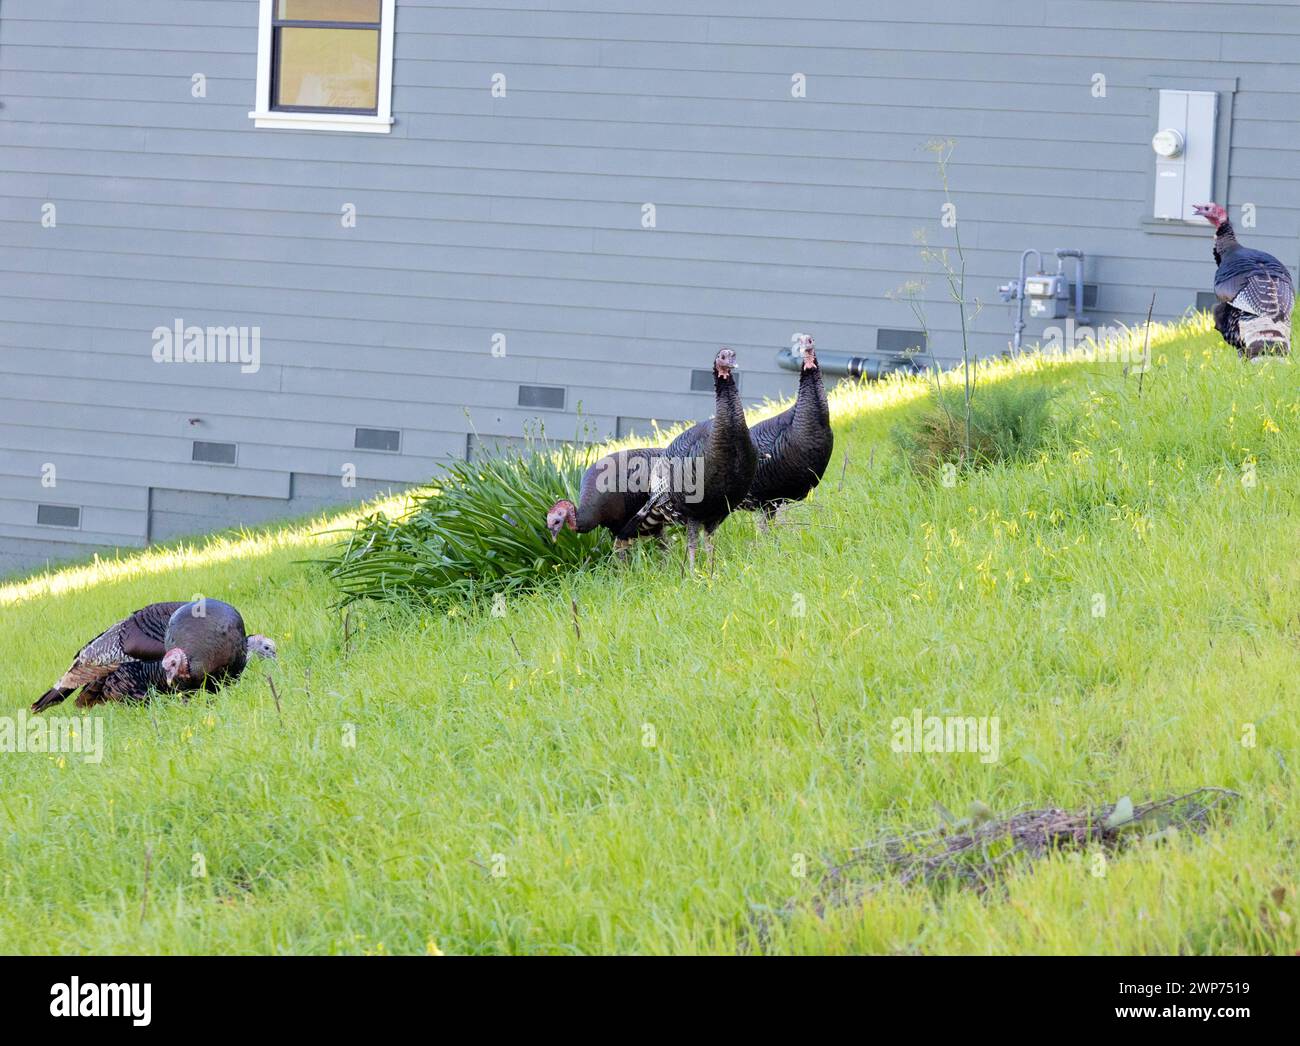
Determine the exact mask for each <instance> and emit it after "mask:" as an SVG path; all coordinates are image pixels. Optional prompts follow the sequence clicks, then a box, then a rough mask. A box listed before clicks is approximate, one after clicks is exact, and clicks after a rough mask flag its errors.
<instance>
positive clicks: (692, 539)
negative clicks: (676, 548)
mask: <svg viewBox="0 0 1300 1046" xmlns="http://www.w3.org/2000/svg"><path fill="white" fill-rule="evenodd" d="M699 540H700V525H699V524H698V523H696V522H695V520H693V519H692V520H688V521H687V523H686V562H687V563H689V564H690V566H691V573H692V574H694V573H695V548H696V546H697V545H698V544H699Z"/></svg>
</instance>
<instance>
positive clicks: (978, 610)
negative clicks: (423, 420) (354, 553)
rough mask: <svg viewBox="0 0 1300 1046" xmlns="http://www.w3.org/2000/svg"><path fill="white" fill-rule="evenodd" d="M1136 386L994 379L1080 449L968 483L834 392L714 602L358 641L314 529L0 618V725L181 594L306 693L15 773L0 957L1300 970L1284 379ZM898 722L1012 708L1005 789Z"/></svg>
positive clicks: (11, 609) (155, 721) (121, 578)
mask: <svg viewBox="0 0 1300 1046" xmlns="http://www.w3.org/2000/svg"><path fill="white" fill-rule="evenodd" d="M1154 355H1155V357H1156V359H1155V366H1154V368H1153V370H1152V372H1151V373H1148V374H1147V375H1146V376H1145V378H1144V379H1143V385H1142V390H1141V394H1140V395H1139V384H1138V379H1137V378H1136V377H1135V376H1132V375H1129V376H1127V377H1126V376H1125V374H1124V372H1123V368H1122V367H1120V366H1119V365H1116V364H1104V363H1079V362H1073V363H1060V362H1056V363H1049V362H1047V361H1041V360H1034V359H1032V358H1031V359H1028V360H1026V361H1022V362H1021V363H1019V364H1015V365H1011V364H1001V365H997V366H994V367H992V368H989V369H988V370H986V371H985V372H984V373H983V374H982V376H981V381H984V382H988V381H995V380H1007V381H1029V382H1042V383H1045V384H1048V385H1050V386H1051V387H1053V388H1055V389H1057V390H1058V396H1057V400H1056V402H1057V404H1058V407H1059V409H1061V410H1063V411H1064V412H1066V413H1068V414H1070V415H1072V416H1073V417H1074V418H1075V427H1074V432H1073V438H1072V443H1071V445H1070V446H1069V447H1066V448H1062V449H1060V450H1059V451H1057V452H1053V453H1051V454H1049V455H1046V456H1045V457H1043V458H1042V459H1041V460H1039V461H1037V462H1035V463H1032V464H1029V465H1024V466H1017V467H1001V468H995V469H992V470H989V471H987V472H984V473H980V474H977V475H975V476H973V477H964V478H962V479H961V480H960V481H959V482H958V483H957V484H956V486H954V487H951V488H948V487H944V486H942V485H941V484H938V483H932V482H926V481H921V480H918V479H916V478H914V477H913V476H912V475H911V474H910V473H909V472H908V471H907V470H905V469H904V468H903V467H902V464H901V462H900V461H899V459H898V457H897V451H896V449H895V447H894V444H893V442H892V441H891V439H890V438H889V433H890V430H891V428H892V427H893V426H894V425H895V424H896V423H897V422H898V420H899V418H900V417H901V416H903V414H904V413H905V412H907V411H909V410H914V409H916V407H917V405H916V401H917V399H918V398H919V397H920V396H921V395H923V392H924V388H923V386H922V385H920V384H915V383H911V384H909V383H903V384H894V385H889V386H883V387H877V388H871V387H866V388H862V389H855V390H849V391H842V392H837V394H836V395H835V397H834V410H835V417H836V425H837V453H836V458H835V462H834V464H833V465H832V472H831V474H830V475H828V479H827V482H826V483H825V484H824V485H823V487H822V488H821V489H820V490H819V491H818V493H817V495H816V497H815V498H814V499H813V501H812V502H811V503H810V504H808V505H806V506H803V507H801V508H799V509H798V510H796V511H795V512H793V513H792V514H791V515H792V517H793V521H794V524H795V525H791V526H789V527H788V528H787V529H786V530H785V531H784V532H783V533H782V534H781V535H780V536H779V539H777V540H771V539H763V538H760V537H759V536H758V535H757V534H756V532H755V528H754V525H753V523H752V521H751V520H750V519H749V518H748V517H743V518H733V519H732V520H730V521H728V523H727V524H726V525H725V526H724V527H723V529H722V531H721V533H720V541H719V559H718V568H717V572H716V574H715V575H714V576H713V577H712V578H706V577H704V576H700V577H698V578H694V579H687V578H684V577H683V575H682V571H681V569H680V566H679V558H680V553H681V548H680V545H678V546H676V548H675V550H674V555H673V557H672V558H671V559H664V558H663V557H661V556H660V555H658V554H656V553H654V552H652V551H650V550H646V551H645V552H643V553H641V554H638V556H637V557H635V558H634V561H633V562H632V563H631V564H630V565H629V566H627V567H621V568H620V567H619V566H617V565H615V564H613V563H610V564H608V565H602V566H599V567H596V568H593V569H590V570H587V571H584V572H582V573H579V574H576V575H572V576H568V577H563V578H560V579H558V580H557V581H556V583H555V584H554V586H553V588H551V589H550V590H548V591H546V592H544V593H542V594H539V595H535V596H532V597H528V598H524V599H520V600H518V601H516V602H513V603H511V604H510V605H509V607H508V610H507V614H506V616H505V617H504V618H499V617H493V616H492V615H491V614H489V613H473V612H467V611H465V610H455V611H452V612H437V613H433V612H425V613H423V614H416V613H412V612H403V611H401V610H398V609H395V608H390V607H375V606H371V605H362V606H360V607H358V608H357V609H355V610H354V611H353V622H352V623H353V626H354V629H355V634H354V635H353V636H352V638H351V641H350V643H349V644H348V645H347V646H346V647H345V644H344V640H343V628H342V624H341V617H340V614H339V613H338V612H337V611H333V610H331V608H330V604H331V601H332V598H333V593H332V592H331V591H330V589H329V588H328V586H327V584H326V583H325V581H324V580H323V579H322V578H321V577H320V576H319V575H318V573H317V572H315V571H313V570H312V569H310V568H308V567H306V566H304V565H303V564H302V562H301V561H302V560H305V559H310V558H311V557H312V556H314V555H317V554H319V549H320V545H319V540H320V539H319V538H316V537H313V536H312V533H313V530H319V529H323V528H322V526H321V525H320V524H318V525H317V526H316V527H315V528H313V527H304V526H299V527H296V528H286V529H284V530H279V531H270V532H267V533H265V534H262V535H252V536H249V537H246V538H244V539H233V540H226V541H216V542H213V543H212V544H210V545H208V546H203V547H199V548H196V549H192V550H186V551H181V552H178V551H177V550H175V549H170V550H168V549H164V550H158V551H151V552H148V553H145V554H143V555H140V556H137V557H132V558H131V559H129V560H124V561H122V562H121V563H118V564H103V565H99V566H91V567H88V568H81V569H75V570H70V571H67V572H64V573H59V574H54V575H50V576H47V577H44V578H38V579H34V580H33V581H31V582H29V583H25V584H24V583H16V584H11V585H9V586H7V587H0V634H3V636H4V650H5V655H6V657H5V661H6V666H5V672H4V682H3V688H2V690H0V697H2V701H0V715H9V716H14V715H17V714H18V711H19V709H21V708H23V707H25V706H26V705H27V704H28V703H30V701H31V700H32V699H33V698H35V697H36V696H37V695H39V694H40V693H41V692H42V691H43V690H44V689H45V688H46V687H47V686H48V685H49V684H50V682H51V681H52V680H53V679H55V678H56V677H57V675H58V673H59V672H60V671H61V670H62V669H63V668H64V667H65V666H66V663H67V661H68V659H69V657H70V656H71V654H72V653H73V652H74V651H75V650H76V648H77V646H78V645H79V644H80V643H81V642H82V641H83V640H85V639H88V638H89V637H90V636H91V635H93V634H94V633H95V632H96V631H97V630H99V629H100V628H102V627H103V626H104V625H106V624H108V623H110V622H112V621H114V620H116V619H117V618H118V617H120V616H122V615H123V614H124V613H126V612H128V611H130V610H132V609H134V608H136V607H138V606H140V605H142V604H144V603H147V602H150V601H152V600H156V599H177V598H188V597H189V596H191V595H192V594H194V593H199V592H202V593H205V594H208V595H211V596H218V597H220V598H224V599H228V600H230V601H231V602H233V603H235V604H236V605H238V606H239V607H240V608H241V609H242V610H243V611H244V612H245V617H246V618H247V620H248V623H249V625H250V626H251V627H252V628H254V629H257V630H261V631H265V632H267V633H269V634H271V635H273V636H275V637H276V638H277V639H278V640H279V642H280V650H281V661H280V663H279V665H278V666H277V667H276V668H275V669H274V674H275V677H276V679H277V685H278V688H279V692H280V694H281V697H282V704H283V708H282V711H277V708H276V705H275V703H274V701H273V699H272V697H271V694H270V691H269V689H268V686H267V684H266V681H265V679H264V678H263V673H262V672H261V671H250V672H249V673H247V674H246V676H245V678H244V679H243V680H242V681H241V682H240V683H239V684H238V685H237V686H235V687H232V688H230V689H228V690H226V691H225V692H224V693H222V694H220V695H219V696H217V697H215V698H213V699H211V700H206V699H205V700H199V701H196V702H194V703H190V704H183V703H181V702H179V701H177V700H174V699H164V700H161V701H155V702H154V703H153V704H152V705H150V706H149V707H147V708H140V707H111V708H108V709H106V710H105V711H104V713H103V715H104V719H105V724H106V725H105V733H106V745H107V753H106V755H105V758H104V760H103V762H102V763H101V764H99V765H90V764H86V763H84V762H83V761H81V759H80V758H78V757H55V756H49V755H46V754H0V854H2V858H3V859H2V860H0V951H4V952H45V951H54V952H81V951H95V952H99V951H112V952H224V951H239V952H370V953H411V952H415V953H424V952H426V951H434V952H436V951H442V952H445V953H484V952H511V953H523V952H548V953H549V952H611V951H617V952H651V953H665V952H675V953H686V952H725V953H731V952H736V951H741V950H759V949H765V950H768V951H771V952H799V953H810V952H831V953H836V952H859V951H866V952H886V953H896V952H926V953H935V952H944V953H947V952H975V953H984V952H1038V953H1055V952H1105V953H1118V952H1125V953H1127V952H1161V953H1165V952H1180V951H1181V952H1196V953H1234V952H1286V953H1290V952H1293V951H1295V950H1296V949H1297V948H1298V947H1300V928H1298V926H1297V923H1296V922H1295V921H1294V920H1293V919H1292V918H1291V916H1292V915H1293V914H1300V913H1297V911H1296V905H1297V903H1300V902H1297V899H1296V895H1295V884H1296V882H1297V857H1296V850H1297V845H1296V843H1297V840H1296V833H1297V826H1298V825H1300V801H1298V800H1297V796H1296V790H1295V779H1294V772H1295V767H1296V765H1297V762H1298V761H1300V727H1298V726H1297V716H1296V680H1297V679H1298V678H1300V650H1298V646H1300V558H1298V557H1297V555H1296V551H1297V544H1298V541H1297V536H1296V535H1297V529H1296V520H1297V517H1298V516H1300V511H1298V510H1300V369H1297V368H1296V367H1295V366H1292V365H1289V364H1284V363H1283V364H1279V363H1270V364H1268V365H1264V366H1259V365H1255V366H1248V365H1244V364H1242V363H1240V362H1239V361H1238V360H1237V359H1236V357H1235V356H1234V355H1233V354H1231V353H1230V352H1229V351H1228V350H1226V349H1225V347H1224V346H1223V345H1222V343H1221V342H1219V340H1218V337H1217V335H1214V334H1213V333H1212V332H1209V331H1207V330H1205V329H1204V328H1201V327H1196V328H1184V329H1182V330H1178V331H1166V332H1162V333H1161V334H1160V335H1159V336H1158V337H1157V339H1156V345H1155V352H1154ZM841 450H842V451H847V453H848V456H849V463H848V468H847V471H846V473H845V474H844V481H843V487H842V489H841V488H840V469H841V462H842V459H841V457H840V451H841ZM1252 481H1253V482H1252ZM1099 594H1100V595H1101V596H1102V597H1104V614H1103V615H1101V616H1098V615H1097V613H1096V611H1097V609H1098V608H1099V607H1100V604H1099V603H1098V601H1097V596H1098V595H1099ZM572 603H576V605H577V607H578V613H579V622H578V628H575V625H574V620H573V610H572ZM801 610H802V614H801ZM579 629H580V635H579ZM64 708H65V709H68V710H70V704H69V705H66V706H64ZM914 709H921V710H922V711H923V712H924V714H926V715H949V714H963V715H972V716H997V717H999V721H1000V724H1001V737H1000V742H1001V743H1000V748H1001V750H1000V757H999V759H998V760H997V761H996V762H993V763H985V762H982V761H981V760H980V758H979V757H978V756H977V755H972V754H960V753H949V754H938V753H934V754H906V753H903V754H899V753H896V752H894V751H893V750H892V749H891V745H890V740H891V737H892V731H891V722H892V720H893V719H894V718H895V717H897V716H911V714H912V712H913V710H914ZM1250 724H1253V731H1254V739H1255V744H1254V746H1253V747H1251V746H1249V745H1244V744H1243V743H1242V742H1243V737H1246V738H1247V739H1248V740H1249V733H1250V731H1251V729H1252V727H1251V726H1250ZM353 733H354V734H355V747H351V746H349V744H348V743H347V742H348V741H349V739H350V738H351V737H352V736H353ZM1199 785H1221V786H1225V787H1228V788H1232V789H1235V790H1236V791H1238V792H1240V793H1241V796H1242V798H1241V799H1240V800H1239V801H1238V802H1237V803H1236V804H1235V805H1234V807H1233V808H1232V811H1233V813H1232V817H1231V818H1230V819H1225V820H1220V821H1217V822H1215V824H1214V826H1213V827H1212V828H1211V830H1210V831H1209V832H1208V833H1207V834H1205V835H1197V834H1194V833H1190V832H1184V833H1181V834H1180V835H1178V836H1176V837H1175V838H1173V839H1171V840H1168V841H1166V842H1163V843H1160V844H1149V845H1148V844H1142V845H1139V846H1135V847H1133V848H1131V849H1128V850H1126V851H1123V852H1121V853H1119V854H1117V855H1113V856H1112V857H1111V858H1110V859H1109V861H1107V862H1106V863H1105V864H1104V865H1099V863H1098V862H1095V861H1093V860H1092V859H1091V858H1090V856H1087V855H1085V856H1084V857H1083V858H1080V857H1079V856H1078V855H1070V854H1061V855H1059V856H1055V857H1052V858H1049V859H1045V860H1042V861H1039V862H1036V863H1035V864H1034V865H1033V866H1032V867H1029V866H1026V867H1025V868H1023V869H1021V870H1018V871H1016V872H1014V873H1013V874H1012V875H1011V877H1010V878H1009V880H1008V881H1007V883H1006V887H1005V889H995V890H993V891H991V892H989V893H988V894H986V895H984V896H978V895H976V894H974V893H972V892H970V891H968V890H958V889H954V888H927V887H925V886H919V885H912V886H907V887H904V886H900V885H898V884H897V883H895V882H891V881H890V880H889V879H888V878H887V877H885V876H879V877H876V878H875V879H874V880H873V882H872V883H871V884H870V885H872V886H873V887H874V888H872V889H870V890H868V891H867V892H866V893H865V895H864V896H863V897H862V899H861V900H860V902H859V903H857V904H854V905H848V906H841V907H833V908H832V909H831V910H829V911H827V912H825V914H824V917H822V916H818V915H815V914H813V913H812V911H811V910H809V909H810V907H811V905H810V903H809V902H811V901H812V899H813V898H814V896H815V895H816V893H817V891H818V879H819V876H820V874H821V872H822V870H823V869H824V867H825V861H826V860H827V859H831V860H838V859H840V858H842V857H843V856H844V855H846V854H847V853H848V851H849V850H850V849H851V848H853V847H855V846H858V845H861V844H862V843H863V842H865V841H867V840H869V839H871V838H874V837H875V836H877V835H878V834H879V833H880V832H881V831H884V830H888V829H895V830H901V829H904V828H907V827H928V826H932V825H934V824H936V823H937V822H938V816H939V815H938V814H937V813H936V811H935V807H934V804H935V803H936V802H938V803H941V804H943V806H945V807H946V808H948V809H950V810H954V811H958V812H959V813H960V812H962V811H964V810H965V809H966V808H967V807H968V806H969V804H970V803H971V802H972V801H980V802H983V803H985V804H987V805H988V806H989V807H991V808H992V809H993V810H994V811H997V812H999V813H1002V812H1008V811H1012V810H1015V809H1017V808H1021V807H1025V806H1029V807H1041V806H1049V805H1058V806H1061V807H1064V808H1076V807H1090V806H1097V805H1100V804H1104V803H1108V802H1114V801H1115V800H1116V799H1118V798H1119V797H1120V796H1124V795H1129V796H1132V797H1133V799H1134V800H1136V801H1140V800H1142V799H1146V798H1149V797H1158V796H1162V795H1167V794H1171V793H1176V792H1182V791H1186V790H1189V789H1191V788H1194V787H1196V786H1199ZM196 854H199V855H202V860H201V862H200V861H199V859H198V858H196V857H195V855H196ZM799 855H804V859H805V860H806V866H807V874H806V875H805V876H803V877H800V876H798V875H796V874H793V873H794V872H795V871H798V870H799V868H800V866H801V864H802V863H803V861H802V860H801V858H800V856H799ZM200 863H201V864H202V865H203V866H204V869H203V870H206V876H199V875H195V874H194V873H195V871H196V869H197V868H198V867H199V865H200ZM1099 870H1100V871H1101V872H1103V873H1104V874H1100V875H1099V874H1096V873H1097V872H1098V871H1099ZM1275 892H1276V894H1277V896H1276V898H1275V897H1274V896H1272V895H1273V894H1274V893H1275ZM790 901H794V902H795V905H794V914H792V915H790V916H788V917H779V918H768V919H762V920H756V913H763V912H767V911H770V910H772V909H779V908H781V907H782V906H784V905H786V904H787V902H790ZM760 922H761V925H762V926H763V928H764V929H763V934H762V935H761V936H760V935H759V934H758V933H757V932H756V930H755V927H756V926H757V925H759V924H760Z"/></svg>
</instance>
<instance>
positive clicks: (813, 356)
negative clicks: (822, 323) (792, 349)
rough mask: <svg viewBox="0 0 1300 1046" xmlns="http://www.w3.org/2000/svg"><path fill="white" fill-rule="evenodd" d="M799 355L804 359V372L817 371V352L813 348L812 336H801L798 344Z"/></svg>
mask: <svg viewBox="0 0 1300 1046" xmlns="http://www.w3.org/2000/svg"><path fill="white" fill-rule="evenodd" d="M797 344H798V349H799V355H800V356H802V357H803V369H804V370H816V369H817V351H816V350H815V349H814V348H813V338H812V335H811V334H800V335H799V341H798V342H797Z"/></svg>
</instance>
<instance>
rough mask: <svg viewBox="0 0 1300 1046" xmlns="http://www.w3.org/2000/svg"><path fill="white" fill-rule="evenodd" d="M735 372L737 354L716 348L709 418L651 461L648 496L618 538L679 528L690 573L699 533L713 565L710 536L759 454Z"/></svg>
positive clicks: (741, 493)
mask: <svg viewBox="0 0 1300 1046" xmlns="http://www.w3.org/2000/svg"><path fill="white" fill-rule="evenodd" d="M735 369H736V354H735V353H734V352H732V350H731V349H721V350H720V351H719V352H718V354H717V356H715V357H714V360H713V393H714V415H713V417H712V418H711V419H710V420H709V421H704V422H700V423H699V424H698V425H694V426H692V427H691V428H689V429H687V430H686V431H685V432H683V433H682V434H681V435H680V436H678V437H677V438H676V439H675V440H673V441H672V442H671V443H670V444H668V447H667V449H666V451H665V453H664V455H663V456H662V457H659V458H656V459H655V462H654V468H653V470H652V473H651V477H650V491H651V493H650V498H649V500H648V501H647V502H646V503H645V506H644V507H643V508H642V509H641V511H640V512H638V513H637V514H636V515H635V516H633V517H632V519H631V520H630V521H629V522H628V524H627V526H626V527H624V528H623V530H622V532H621V533H620V534H619V537H620V538H622V539H625V540H629V539H631V538H633V537H635V536H636V535H637V534H644V533H653V530H654V528H655V527H662V526H664V525H666V524H669V523H673V524H684V525H685V527H686V556H687V559H688V561H689V562H690V566H691V570H694V569H695V550H696V546H697V544H698V542H699V537H700V533H701V531H702V532H703V534H704V547H705V550H706V551H707V552H708V555H709V563H710V566H712V562H713V532H714V531H715V530H717V529H718V527H719V526H721V525H722V521H723V520H724V519H726V518H727V516H729V515H730V514H731V511H732V509H734V508H737V507H738V506H739V505H740V503H741V501H743V500H744V498H745V495H746V494H748V493H749V488H750V484H752V483H753V482H754V469H755V467H756V466H757V462H758V454H757V452H756V451H755V450H754V444H753V441H752V440H751V439H750V438H749V426H748V425H747V424H746V423H745V408H744V405H743V404H742V403H741V401H740V390H739V389H737V388H736V378H735V375H734V373H733V372H734V371H735Z"/></svg>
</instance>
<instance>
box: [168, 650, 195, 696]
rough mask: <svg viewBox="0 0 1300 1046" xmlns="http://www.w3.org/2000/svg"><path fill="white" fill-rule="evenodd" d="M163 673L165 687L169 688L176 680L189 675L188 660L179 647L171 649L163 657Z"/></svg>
mask: <svg viewBox="0 0 1300 1046" xmlns="http://www.w3.org/2000/svg"><path fill="white" fill-rule="evenodd" d="M162 666H163V671H164V672H166V673H167V685H168V686H171V685H172V684H173V683H175V682H176V680H177V679H184V678H185V677H186V676H188V675H189V674H190V659H189V657H188V656H187V655H186V653H185V651H184V650H182V649H181V648H180V647H178V646H177V647H172V648H171V649H170V650H168V651H167V653H166V654H164V655H163V659H162Z"/></svg>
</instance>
